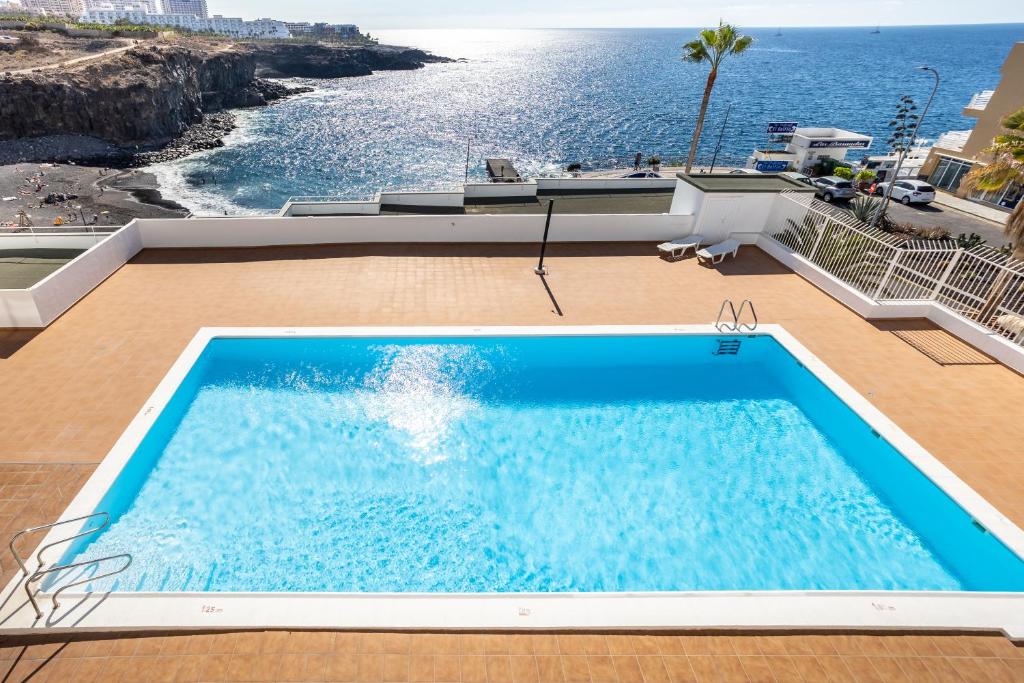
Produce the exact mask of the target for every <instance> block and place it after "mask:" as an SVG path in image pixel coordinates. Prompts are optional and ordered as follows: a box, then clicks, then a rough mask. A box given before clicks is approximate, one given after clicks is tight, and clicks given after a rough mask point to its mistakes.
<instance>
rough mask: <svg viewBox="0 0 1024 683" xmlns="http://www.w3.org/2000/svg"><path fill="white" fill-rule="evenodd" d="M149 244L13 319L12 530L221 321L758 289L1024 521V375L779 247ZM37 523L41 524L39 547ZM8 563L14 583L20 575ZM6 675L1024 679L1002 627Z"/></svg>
mask: <svg viewBox="0 0 1024 683" xmlns="http://www.w3.org/2000/svg"><path fill="white" fill-rule="evenodd" d="M535 258H536V254H535V248H534V247H533V246H531V245H342V246H311V247H283V248H270V249H227V250H148V251H144V252H142V253H141V254H139V255H138V256H137V257H136V258H134V259H133V260H132V261H131V262H130V263H128V264H127V265H125V266H124V267H123V268H121V269H120V270H119V271H118V272H116V273H115V274H114V275H113V276H111V277H110V278H108V279H107V280H106V281H105V282H103V283H102V284H101V285H100V286H99V287H97V288H96V289H95V290H94V291H93V292H91V293H90V294H89V295H88V296H86V297H85V298H84V299H83V300H82V301H80V302H79V303H78V304H76V305H75V306H74V307H72V308H71V310H69V311H68V312H67V313H65V314H64V315H63V316H62V317H61V318H59V319H58V320H57V321H55V322H54V323H53V324H52V325H51V326H50V327H49V328H47V329H46V330H42V331H39V332H26V331H14V332H12V331H0V534H2V535H3V537H5V538H9V537H10V535H11V534H12V533H13V532H14V531H15V530H17V529H21V528H25V527H28V526H32V525H35V524H40V523H43V522H47V521H52V520H53V519H55V518H56V517H57V515H59V514H60V512H61V511H62V510H63V509H64V508H65V507H66V505H67V504H68V502H69V501H70V499H71V498H72V497H73V496H74V495H75V493H76V492H77V491H78V490H79V489H80V488H81V486H82V484H83V483H84V481H85V480H86V479H87V478H88V476H89V475H90V474H91V473H92V471H93V469H94V468H95V466H96V464H97V463H98V462H99V461H100V460H101V459H102V458H103V456H104V455H105V454H106V452H107V451H108V450H109V449H110V447H111V446H112V445H113V443H114V441H115V440H116V439H117V437H118V436H119V435H120V434H121V432H122V431H123V430H124V428H125V427H126V426H127V424H128V422H129V421H130V420H131V418H132V417H133V416H134V415H135V413H136V412H138V410H139V409H140V407H141V406H142V404H143V401H144V400H145V399H146V397H147V396H148V395H149V394H150V393H151V392H152V391H153V389H154V388H155V387H156V385H157V383H158V382H159V381H160V379H161V378H162V377H163V375H164V374H165V373H166V372H167V370H168V368H169V367H170V366H171V364H172V363H173V362H174V360H175V359H176V358H177V356H178V355H179V354H180V353H181V351H182V349H183V348H184V347H185V344H186V343H187V342H188V341H189V339H191V337H192V336H193V335H194V334H195V333H196V331H197V330H198V329H199V328H200V327H203V326H257V325H258V326H307V325H308V326H359V325H403V326H407V325H565V324H570V325H581V324H680V323H707V322H710V321H711V320H712V319H713V317H714V315H715V313H716V312H717V309H718V304H719V303H720V302H721V300H722V299H723V298H732V299H734V300H740V299H744V298H751V299H753V300H754V301H755V302H756V303H757V306H758V313H759V316H760V318H761V320H762V322H770V323H778V324H781V325H783V326H784V327H785V328H786V329H787V330H789V331H790V332H791V333H793V334H794V335H795V336H796V337H797V339H799V340H800V341H801V342H802V343H803V344H804V345H806V346H807V347H808V348H809V349H810V350H811V352H813V353H815V354H816V355H818V356H819V357H821V358H822V359H823V360H824V361H825V362H826V363H827V364H828V365H829V366H830V367H832V369H834V370H835V371H836V372H838V373H839V374H840V375H841V376H842V377H843V378H844V379H845V380H846V381H848V382H849V383H850V384H852V385H853V387H854V388H855V389H857V390H858V391H859V392H861V393H862V394H864V395H865V396H866V397H867V398H868V400H870V401H871V402H872V403H874V404H875V405H876V406H878V407H879V408H880V409H881V410H882V411H883V412H884V413H885V414H886V415H887V416H889V417H890V418H892V419H893V420H894V421H895V422H896V423H897V424H898V425H899V426H900V427H902V428H903V429H904V430H905V431H907V432H908V433H909V434H910V435H911V436H912V437H914V438H915V439H917V440H918V441H920V442H921V443H922V444H923V445H924V446H925V447H926V448H927V449H928V450H929V451H931V453H933V454H934V455H935V456H936V457H937V458H939V459H940V460H941V461H942V462H944V463H945V464H946V465H947V466H949V467H950V468H951V469H952V470H953V471H954V472H956V473H957V474H958V475H959V476H961V477H962V478H963V479H964V480H965V481H966V482H967V483H968V484H970V485H971V486H973V487H974V488H975V489H977V490H978V491H979V492H980V493H981V494H982V495H983V496H985V497H986V498H988V500H989V501H990V502H992V503H993V504H994V505H996V507H998V508H999V509H1000V510H1001V511H1002V512H1004V513H1005V514H1006V515H1008V516H1009V517H1010V518H1011V519H1012V520H1013V521H1014V522H1016V523H1017V524H1018V525H1024V502H1022V501H1024V495H1022V494H1024V449H1022V448H1021V446H1020V444H1022V443H1024V420H1021V419H1020V411H1015V410H1012V409H1008V406H1021V405H1024V378H1022V377H1021V376H1019V375H1017V374H1015V373H1013V372H1011V371H1010V370H1008V369H1006V368H1005V367H1002V366H1000V365H997V364H984V365H962V366H951V365H947V366H941V365H938V364H936V363H935V362H934V361H932V360H930V359H929V358H927V357H926V356H924V355H922V354H921V353H920V352H918V351H916V350H915V349H914V348H912V347H911V346H910V345H909V344H907V343H906V342H904V341H903V340H901V339H899V338H898V337H897V336H896V335H894V334H893V333H892V332H893V331H894V330H900V329H910V330H921V329H926V330H928V329H933V328H932V327H931V326H930V325H928V324H927V323H921V322H920V321H914V322H900V321H889V322H886V323H877V324H873V323H871V322H868V321H865V320H862V319H860V318H859V317H857V316H856V315H855V314H853V313H851V312H850V311H848V310H847V309H845V308H844V307H843V306H841V305H840V304H838V303H837V302H835V301H834V300H832V299H830V298H829V297H828V296H826V295H825V294H823V293H822V292H820V291H818V290H817V289H815V288H814V287H813V286H811V285H810V284H808V283H807V282H805V281H804V280H802V279H801V278H799V277H798V276H796V275H794V274H793V273H791V272H789V271H788V270H786V269H785V268H784V267H782V266H781V265H779V264H778V263H777V262H775V261H774V260H773V259H771V258H770V257H768V256H767V255H766V254H764V253H762V252H760V251H759V250H757V249H754V248H744V249H742V250H741V253H740V256H739V257H738V258H737V259H736V260H735V261H730V262H728V263H727V264H725V265H723V266H721V267H719V268H717V269H710V268H704V267H700V266H698V265H697V264H696V263H695V262H693V261H692V260H687V261H683V262H678V263H668V262H666V261H663V260H661V259H659V258H657V256H655V255H654V254H653V247H652V245H650V244H586V245H559V244H555V245H552V246H551V247H550V249H549V251H548V259H547V264H548V266H549V267H550V270H551V273H550V276H549V277H548V284H549V285H550V287H551V292H552V294H553V295H554V297H555V299H556V300H557V304H558V307H559V309H560V310H561V311H562V313H563V315H561V316H559V315H558V314H557V313H556V312H555V306H554V303H553V302H552V300H551V299H550V298H549V295H548V293H547V292H546V291H545V290H544V288H543V286H542V285H541V283H540V281H539V280H538V278H537V277H536V275H534V274H533V272H532V266H533V264H534V261H535ZM37 541H38V537H29V538H26V539H24V541H23V545H22V547H23V548H24V549H28V548H30V547H32V546H33V545H34V543H36V542H37ZM10 564H11V563H3V565H2V569H3V573H4V576H3V579H4V581H6V580H7V579H8V578H10V576H11V575H12V571H13V568H12V567H11V566H10ZM0 680H3V681H21V680H31V681H42V680H54V681H56V680H69V681H70V680H73V681H104V682H106V681H119V680H125V681H136V680H140V681H141V680H145V681H159V680H168V681H172V680H173V681H200V680H202V681H221V680H316V681H321V680H331V681H351V682H355V681H361V682H364V683H365V682H376V681H420V682H422V683H428V682H429V681H438V682H443V683H473V682H478V683H498V682H499V681H510V682H511V683H566V682H568V681H580V682H585V681H594V682H600V681H608V682H617V683H655V682H661V681H665V682H668V683H681V682H682V681H691V680H693V681H705V680H715V681H718V680H749V681H761V680H764V681H784V680H829V681H861V680H880V681H889V680H935V681H943V680H961V681H963V680H966V681H972V680H977V681H1001V680H1007V681H1010V680H1024V649H1022V648H1021V647H1019V646H1015V645H1013V644H1011V643H1010V642H1009V641H1007V640H1006V639H1005V638H1002V637H1000V636H998V635H970V636H961V635H934V634H895V635H894V634H885V635H877V634H876V635H871V634H856V635H848V634H829V633H818V634H797V635H778V634H767V633H766V634H725V633H718V634H688V633H680V634H636V633H615V634H581V633H524V634H505V633H501V634H494V633H461V634H446V633H365V632H339V633H331V632H284V631H274V632H242V633H229V634H204V633H194V634H170V635H167V634H160V635H140V636H125V635H117V634H99V635H84V634H83V635H75V636H74V637H71V636H67V635H52V636H49V637H38V636H36V637H33V638H31V639H25V638H20V639H19V638H10V637H8V638H3V639H0Z"/></svg>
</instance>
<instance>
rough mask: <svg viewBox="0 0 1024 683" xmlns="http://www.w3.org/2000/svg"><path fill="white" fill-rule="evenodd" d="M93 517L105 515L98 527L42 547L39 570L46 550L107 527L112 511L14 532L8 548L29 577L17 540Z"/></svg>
mask: <svg viewBox="0 0 1024 683" xmlns="http://www.w3.org/2000/svg"><path fill="white" fill-rule="evenodd" d="M93 517H103V524H100V525H99V526H97V527H93V528H92V529H88V530H86V531H82V532H80V533H77V534H75V535H74V536H68V537H67V538H62V539H60V540H59V541H54V542H53V543H47V544H46V545H44V546H43V547H42V548H40V549H39V552H37V553H36V562H38V566H37V567H36V572H38V571H39V570H40V569H42V567H43V552H44V551H46V550H49V549H50V548H52V547H53V546H55V545H60V544H61V543H67V542H68V541H73V540H75V539H76V538H82V537H83V536H88V535H89V534H94V533H96V532H97V531H100V530H101V529H105V528H106V527H108V526H109V525H110V513H107V512H94V513H92V514H90V515H83V516H82V517H73V518H71V519H62V520H59V521H56V522H50V523H49V524H41V525H39V526H34V527H31V528H29V529H22V530H21V531H19V532H18V533H16V534H14V536H12V537H11V542H10V543H8V548H10V550H11V555H13V556H14V559H15V560H16V561H17V563H18V566H20V567H21V573H22V575H24V576H26V577H27V576H28V575H29V571H28V567H26V566H25V562H24V561H23V560H22V559H21V556H20V555H19V554H18V551H17V549H15V547H14V543H15V541H17V540H18V539H19V538H21V537H22V536H24V535H25V534H31V533H33V532H35V531H42V530H43V529H52V528H54V527H58V526H60V525H62V524H70V523H71V522H81V521H83V520H86V519H91V518H93Z"/></svg>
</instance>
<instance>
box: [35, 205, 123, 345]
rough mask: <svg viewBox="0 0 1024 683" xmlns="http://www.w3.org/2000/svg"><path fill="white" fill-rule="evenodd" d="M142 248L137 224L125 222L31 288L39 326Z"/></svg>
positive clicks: (60, 311)
mask: <svg viewBox="0 0 1024 683" xmlns="http://www.w3.org/2000/svg"><path fill="white" fill-rule="evenodd" d="M141 250H142V241H141V240H140V238H139V231H138V228H137V226H135V225H134V224H129V225H127V226H125V227H124V228H121V229H120V230H118V231H117V232H115V233H113V234H112V235H110V237H108V238H107V239H105V240H103V241H102V242H100V243H99V244H97V245H96V246H94V247H92V248H91V249H89V250H88V251H86V252H85V253H84V254H82V255H80V256H79V257H78V258H76V259H74V260H73V261H70V262H69V263H67V264H66V265H65V266H64V267H62V268H60V269H59V270H56V271H54V272H53V273H50V275H49V276H48V277H46V278H45V279H43V280H42V281H40V282H39V283H38V284H36V285H35V286H34V287H32V296H33V298H34V299H35V301H36V306H37V307H38V309H39V317H40V319H41V320H42V322H43V325H49V324H50V323H51V322H53V321H54V320H55V319H56V318H57V317H58V316H59V315H61V314H62V313H63V312H64V311H66V310H68V309H69V308H71V306H72V305H73V304H74V303H75V302H76V301H78V300H79V299H81V298H82V297H83V296H85V295H86V294H87V293H89V292H90V291H92V290H93V288H95V287H96V286H97V285H98V284H100V283H101V282H103V281H104V280H106V279H107V278H108V277H110V275H111V274H112V273H113V272H114V271H115V270H117V269H118V268H120V267H121V266H123V265H124V264H125V263H127V262H128V259H130V258H132V257H133V256H135V255H136V254H137V253H139V252H140V251H141Z"/></svg>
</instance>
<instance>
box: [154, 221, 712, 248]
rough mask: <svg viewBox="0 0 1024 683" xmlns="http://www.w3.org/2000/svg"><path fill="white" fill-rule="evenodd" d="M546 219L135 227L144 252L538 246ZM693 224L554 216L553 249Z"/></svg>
mask: <svg viewBox="0 0 1024 683" xmlns="http://www.w3.org/2000/svg"><path fill="white" fill-rule="evenodd" d="M544 221H545V216H544V214H502V215H490V214H471V215H416V216H322V217H293V218H278V217H242V218H234V219H232V218H209V219H207V218H191V219H188V220H181V219H173V218H167V219H148V218H147V219H139V220H138V221H136V224H137V226H138V229H139V233H140V235H141V238H142V244H143V246H144V247H146V248H172V247H259V246H282V245H291V244H354V243H380V242H388V243H390V242H539V241H540V240H541V237H542V235H543V232H544ZM692 229H693V217H692V216H673V215H670V214H599V215H598V214H593V215H591V214H557V215H555V216H554V217H553V218H552V221H551V233H550V235H549V239H550V241H552V242H623V241H626V242H628V241H641V242H653V241H664V240H668V239H675V238H677V237H682V236H685V235H688V234H690V232H691V231H692Z"/></svg>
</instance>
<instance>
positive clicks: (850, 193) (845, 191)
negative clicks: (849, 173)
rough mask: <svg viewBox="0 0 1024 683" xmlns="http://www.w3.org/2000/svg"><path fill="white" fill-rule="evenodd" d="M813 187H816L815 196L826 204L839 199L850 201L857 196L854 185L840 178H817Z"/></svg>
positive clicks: (832, 176)
mask: <svg viewBox="0 0 1024 683" xmlns="http://www.w3.org/2000/svg"><path fill="white" fill-rule="evenodd" d="M811 185H812V186H813V187H814V192H815V194H816V195H818V196H819V197H821V198H822V199H824V200H825V201H826V202H832V201H835V200H837V199H842V200H848V199H853V198H854V197H856V196H857V189H856V188H855V187H854V186H853V183H852V182H850V181H849V180H845V179H843V178H840V177H839V176H834V175H827V176H822V177H821V178H815V179H814V180H813V181H812V182H811Z"/></svg>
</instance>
